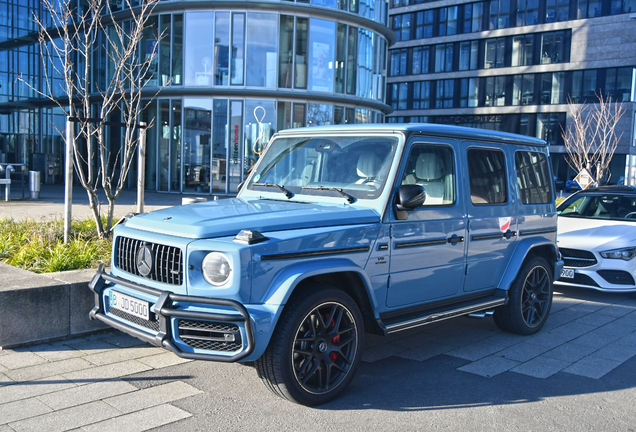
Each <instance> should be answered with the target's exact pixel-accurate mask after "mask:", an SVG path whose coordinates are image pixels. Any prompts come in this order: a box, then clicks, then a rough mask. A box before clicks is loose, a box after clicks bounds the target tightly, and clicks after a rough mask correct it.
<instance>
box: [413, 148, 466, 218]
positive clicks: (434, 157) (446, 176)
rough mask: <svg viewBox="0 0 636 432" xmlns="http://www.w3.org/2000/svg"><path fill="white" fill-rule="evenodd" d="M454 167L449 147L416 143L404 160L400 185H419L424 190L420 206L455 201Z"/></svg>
mask: <svg viewBox="0 0 636 432" xmlns="http://www.w3.org/2000/svg"><path fill="white" fill-rule="evenodd" d="M455 178H456V175H455V167H454V164H453V151H452V149H451V148H449V147H442V146H430V145H416V146H413V148H412V150H411V153H410V154H409V157H408V159H407V161H406V168H405V171H404V176H403V177H402V183H401V184H402V185H419V186H422V187H423V188H424V190H425V191H426V200H425V201H424V204H423V205H422V207H430V206H440V205H452V204H454V203H455Z"/></svg>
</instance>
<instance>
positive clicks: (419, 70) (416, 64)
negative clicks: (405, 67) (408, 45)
mask: <svg viewBox="0 0 636 432" xmlns="http://www.w3.org/2000/svg"><path fill="white" fill-rule="evenodd" d="M412 61H413V63H412V65H411V73H412V74H413V75H417V74H425V73H428V71H429V61H430V48H429V47H415V48H413V57H412Z"/></svg>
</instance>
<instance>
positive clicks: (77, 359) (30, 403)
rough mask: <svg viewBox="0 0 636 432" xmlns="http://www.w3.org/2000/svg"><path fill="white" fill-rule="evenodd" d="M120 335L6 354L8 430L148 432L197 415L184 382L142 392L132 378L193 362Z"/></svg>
mask: <svg viewBox="0 0 636 432" xmlns="http://www.w3.org/2000/svg"><path fill="white" fill-rule="evenodd" d="M187 361H189V360H184V359H181V358H179V357H177V356H176V355H174V354H172V353H170V352H167V351H165V350H163V349H160V348H155V347H151V346H149V345H147V344H145V343H143V342H142V341H140V340H138V339H135V338H132V337H130V336H128V335H126V334H123V333H120V332H110V333H102V334H97V335H92V336H89V337H83V338H75V339H70V340H66V341H60V342H55V343H51V344H40V345H35V346H29V347H24V348H18V349H12V350H3V351H0V432H9V431H43V430H45V431H47V432H50V431H65V430H71V429H79V430H85V431H102V430H117V431H118V432H127V431H142V430H147V429H151V428H154V427H157V426H161V425H164V424H169V423H173V422H175V421H177V420H181V419H184V418H187V417H190V416H191V414H190V413H188V412H186V411H184V410H182V409H179V408H176V407H175V406H173V405H171V404H170V403H171V402H174V401H176V400H180V399H183V398H187V397H189V396H193V395H196V394H199V393H201V391H199V390H197V389H196V388H194V387H192V386H191V385H189V384H186V383H184V382H183V381H180V380H179V377H173V378H170V379H159V380H158V384H157V385H155V386H153V387H150V388H145V389H139V388H137V387H135V386H134V385H133V384H131V383H129V382H127V381H126V379H125V377H126V376H128V375H131V374H136V373H139V372H144V371H151V370H153V369H159V368H164V367H168V366H173V365H177V364H180V363H185V362H187Z"/></svg>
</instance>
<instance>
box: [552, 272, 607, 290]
mask: <svg viewBox="0 0 636 432" xmlns="http://www.w3.org/2000/svg"><path fill="white" fill-rule="evenodd" d="M558 280H559V282H567V283H572V284H577V285H589V286H595V287H597V286H598V284H597V283H596V282H594V279H592V278H591V277H589V276H588V275H584V274H581V273H574V278H573V279H572V278H559V279H558Z"/></svg>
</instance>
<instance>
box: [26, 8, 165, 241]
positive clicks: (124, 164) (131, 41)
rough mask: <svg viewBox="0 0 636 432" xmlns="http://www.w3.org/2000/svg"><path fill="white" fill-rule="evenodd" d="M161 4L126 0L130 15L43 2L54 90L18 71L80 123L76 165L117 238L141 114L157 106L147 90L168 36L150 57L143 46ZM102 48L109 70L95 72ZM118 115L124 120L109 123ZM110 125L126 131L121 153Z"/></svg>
mask: <svg viewBox="0 0 636 432" xmlns="http://www.w3.org/2000/svg"><path fill="white" fill-rule="evenodd" d="M158 1H159V0H141V1H139V2H138V3H139V4H138V5H136V4H132V1H131V0H124V2H125V6H127V9H125V11H123V12H115V11H113V10H112V9H111V7H110V2H108V0H86V2H85V4H86V8H85V10H77V9H75V5H76V4H77V2H76V1H75V0H42V4H43V9H44V10H45V14H44V17H37V16H35V17H34V20H35V22H36V24H37V25H38V28H39V44H40V53H41V58H42V64H43V69H42V70H43V74H44V78H45V79H44V81H45V83H46V84H45V85H44V86H43V88H41V89H39V88H36V87H35V86H34V85H32V84H30V83H29V82H28V81H26V79H24V78H23V77H22V76H21V75H20V74H18V73H17V72H16V74H17V75H18V79H19V80H20V81H21V82H22V83H24V84H25V85H27V86H29V87H30V88H31V89H32V90H33V91H35V92H36V93H37V94H39V95H40V96H42V97H45V98H48V99H49V100H51V101H53V102H54V103H55V104H56V105H57V106H59V107H60V108H61V109H62V110H64V112H65V113H66V115H67V116H68V117H69V118H70V119H72V120H73V121H74V123H75V124H76V125H77V126H76V127H75V128H74V129H73V130H74V131H75V132H74V136H73V138H74V139H73V140H72V143H73V160H74V165H75V168H76V172H77V175H78V178H79V182H80V183H81V185H82V186H83V187H84V189H85V190H86V192H87V193H88V198H89V206H90V208H91V210H92V213H93V217H94V218H95V222H96V223H97V233H98V235H99V236H100V237H105V236H107V235H108V234H109V233H110V229H111V227H112V224H113V216H114V209H115V201H116V200H117V198H118V197H119V195H120V194H121V191H122V190H123V188H124V186H125V185H126V180H127V178H128V173H129V171H130V168H131V167H132V163H133V158H134V155H135V150H136V148H137V143H138V125H137V123H138V120H139V116H140V114H141V112H142V110H143V109H144V108H145V107H146V106H147V104H148V103H149V100H148V99H144V100H142V92H143V90H144V88H145V87H146V85H147V84H148V83H149V82H150V81H151V80H152V79H153V77H154V75H155V68H156V58H157V47H158V46H159V41H160V40H161V36H162V35H156V38H155V39H153V40H154V41H155V43H154V44H153V45H152V46H151V48H150V50H146V52H145V53H144V54H145V55H144V57H143V58H142V56H141V48H142V47H141V41H142V39H143V36H144V30H145V29H147V24H148V20H149V18H150V16H151V14H152V11H153V9H154V7H155V5H156V4H157V2H158ZM115 13H117V14H119V16H118V17H117V19H115V16H114V14H115ZM100 50H101V52H102V53H104V55H105V56H106V59H107V67H106V69H107V70H106V71H99V70H98V71H95V69H97V68H99V65H98V64H97V62H95V61H94V59H93V57H95V56H96V55H97V54H98V52H99V51H100ZM95 72H97V73H102V74H104V73H105V75H106V79H105V80H98V79H93V78H94V77H95V76H96V75H97V73H95ZM55 78H57V79H55ZM62 81H63V84H61V82H62ZM56 83H57V84H56ZM156 96H157V94H154V96H153V97H151V98H150V100H152V99H154V97H156ZM112 114H118V115H119V119H117V120H116V121H114V122H109V121H108V119H109V118H110V117H111V115H112ZM107 126H109V127H111V130H112V131H113V133H117V134H120V131H122V132H121V145H120V148H119V150H118V151H117V152H111V150H110V148H109V145H108V143H107V140H106V136H105V127H107ZM149 126H150V125H149ZM115 131H116V132H115ZM58 132H59V133H60V134H61V135H63V136H64V134H63V133H61V131H58ZM66 139H68V137H65V141H66ZM67 181H68V180H67ZM100 188H101V190H103V191H104V194H105V195H106V198H107V200H108V210H107V213H106V216H107V218H106V226H104V225H103V223H102V219H101V212H100V202H99V199H98V195H97V193H98V190H99V189H100Z"/></svg>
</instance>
